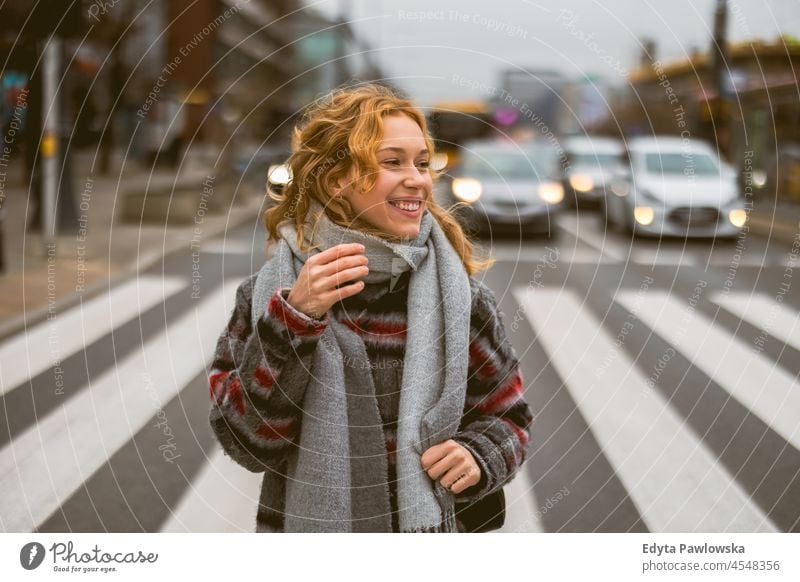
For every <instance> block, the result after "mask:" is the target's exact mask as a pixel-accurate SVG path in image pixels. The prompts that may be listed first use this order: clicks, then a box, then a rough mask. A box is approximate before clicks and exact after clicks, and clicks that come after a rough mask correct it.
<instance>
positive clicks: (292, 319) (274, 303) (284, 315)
mask: <svg viewBox="0 0 800 582" xmlns="http://www.w3.org/2000/svg"><path fill="white" fill-rule="evenodd" d="M268 310H269V314H270V315H271V316H272V317H274V318H275V319H277V320H278V321H280V322H281V323H283V324H284V325H285V326H286V327H287V328H289V330H290V331H291V332H292V333H294V334H295V335H297V336H306V335H315V334H319V333H321V332H322V331H324V330H325V325H324V324H319V325H317V324H312V323H308V322H307V321H304V320H303V319H302V318H301V317H300V316H299V315H297V314H295V313H294V312H293V311H292V310H291V309H287V308H286V306H285V305H284V303H283V298H282V297H281V296H280V290H278V291H276V292H275V293H273V294H272V297H271V298H270V300H269V306H268Z"/></svg>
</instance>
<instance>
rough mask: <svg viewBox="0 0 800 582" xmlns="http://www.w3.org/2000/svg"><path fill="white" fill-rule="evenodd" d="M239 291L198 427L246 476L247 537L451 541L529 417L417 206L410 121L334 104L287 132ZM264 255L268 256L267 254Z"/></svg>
mask: <svg viewBox="0 0 800 582" xmlns="http://www.w3.org/2000/svg"><path fill="white" fill-rule="evenodd" d="M292 150H293V153H292V155H291V157H290V159H289V165H290V167H291V171H292V180H291V182H290V183H289V184H288V185H287V187H286V189H285V191H284V192H282V193H281V194H280V195H273V197H274V198H275V199H276V204H275V205H274V206H273V207H272V208H271V209H270V210H268V211H267V212H266V214H265V219H264V221H265V225H266V228H267V231H268V247H269V249H270V250H271V251H272V253H271V258H269V259H268V260H267V262H266V264H265V265H264V266H263V267H262V268H261V270H260V271H259V273H256V274H255V275H253V276H251V277H250V278H249V279H247V280H246V281H245V282H244V283H242V285H241V286H240V287H239V289H238V291H237V294H236V305H235V309H234V312H233V314H232V316H231V319H230V322H229V323H228V325H227V327H226V329H225V330H224V331H223V332H222V335H221V337H220V338H219V341H218V344H217V348H216V353H215V357H214V362H213V369H212V370H211V374H210V393H211V399H212V406H211V413H210V422H211V426H212V428H213V430H214V433H215V434H216V437H217V439H218V440H219V442H220V443H221V445H222V446H223V448H224V450H225V451H226V452H227V454H229V455H230V456H231V457H232V458H233V459H234V460H235V461H236V462H238V463H239V464H241V465H242V466H244V467H246V468H247V469H249V470H251V471H254V472H259V473H261V472H263V473H264V477H263V483H262V489H261V499H260V503H259V508H258V512H257V519H256V531H265V532H266V531H286V532H320V531H334V532H367V531H368V532H383V531H385V532H418V531H419V532H423V531H424V532H455V531H465V530H467V529H468V528H467V527H466V526H465V525H464V524H463V523H462V520H461V519H460V518H459V513H463V514H464V515H465V514H466V511H467V510H465V511H464V512H460V511H459V508H463V507H466V508H467V509H468V508H469V507H470V503H476V502H478V501H479V500H482V499H486V498H488V496H490V495H497V494H498V491H500V490H501V488H502V486H503V485H504V484H505V483H507V482H508V481H509V480H510V479H511V478H512V477H513V476H514V474H515V473H516V471H517V469H518V468H519V467H520V466H521V464H522V463H523V460H524V459H525V457H526V453H525V447H526V444H527V443H528V439H529V436H530V433H529V430H530V424H531V421H532V414H531V410H530V408H529V407H528V405H527V404H526V402H525V400H524V398H523V379H522V375H521V373H520V369H519V362H518V360H517V358H516V354H515V352H514V350H513V348H512V346H511V345H510V344H509V343H508V341H507V339H506V335H505V331H504V329H503V323H502V321H501V318H500V316H499V312H498V308H497V303H496V300H495V297H494V295H493V294H492V292H491V291H490V290H489V289H488V288H487V287H486V286H485V285H484V284H483V283H481V282H480V281H478V280H476V279H475V278H474V277H473V275H474V274H476V273H477V272H478V271H479V270H481V269H483V268H486V267H487V266H488V264H489V263H487V262H484V263H481V262H478V261H477V260H476V259H475V258H473V256H472V245H471V244H470V242H469V241H468V239H467V238H466V237H465V235H464V233H463V232H462V230H461V228H460V227H459V225H458V223H457V222H456V221H455V220H454V219H453V218H452V217H451V216H450V215H449V214H448V213H447V211H445V210H444V209H442V208H441V207H439V206H437V204H436V202H435V200H434V199H433V195H432V185H433V181H434V178H435V176H434V175H433V172H432V170H431V169H430V167H429V166H430V159H431V156H432V155H433V142H432V140H431V137H430V135H429V133H428V130H427V127H426V124H425V118H424V116H423V114H422V113H421V112H420V111H419V110H418V109H417V108H415V107H414V105H413V104H412V103H411V102H410V101H409V100H407V99H405V98H403V97H401V96H400V95H398V94H397V93H396V92H394V91H392V90H391V89H389V88H387V87H384V86H381V85H376V84H367V85H359V86H355V87H345V88H338V89H336V90H334V91H332V92H331V93H330V94H329V95H327V96H326V97H325V98H324V99H322V100H320V101H319V102H316V103H314V104H312V105H311V106H310V107H309V108H308V109H307V110H306V112H305V115H304V117H303V120H302V121H301V123H300V124H299V126H298V127H297V128H295V133H294V139H293V147H292ZM268 254H270V253H268Z"/></svg>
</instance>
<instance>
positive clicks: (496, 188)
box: [440, 140, 564, 236]
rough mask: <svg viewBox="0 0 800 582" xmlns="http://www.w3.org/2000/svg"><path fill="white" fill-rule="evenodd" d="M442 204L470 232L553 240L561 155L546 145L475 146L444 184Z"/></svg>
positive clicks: (559, 205)
mask: <svg viewBox="0 0 800 582" xmlns="http://www.w3.org/2000/svg"><path fill="white" fill-rule="evenodd" d="M441 184H442V186H443V188H442V189H440V198H441V200H440V203H441V204H442V205H444V206H445V207H449V206H452V205H453V204H457V206H456V207H455V208H454V209H453V212H454V215H455V216H456V218H457V219H458V220H459V221H460V222H461V224H462V225H463V226H464V227H465V228H466V229H467V230H469V231H473V232H477V233H485V232H491V233H497V232H504V231H506V232H514V233H523V234H545V235H548V236H549V235H551V234H553V232H554V231H555V228H554V226H555V223H554V218H555V214H556V213H557V212H558V211H559V210H560V209H561V208H562V206H563V200H564V188H563V186H562V184H561V181H560V178H559V157H558V150H556V149H555V148H554V147H552V146H550V145H546V144H534V143H525V144H520V143H514V142H496V141H486V140H481V141H473V142H469V143H467V144H465V146H464V148H463V150H462V154H461V156H460V163H459V164H458V166H457V167H455V168H454V169H453V170H452V171H451V172H450V173H449V175H447V176H446V177H445V178H444V179H443V180H442V182H441Z"/></svg>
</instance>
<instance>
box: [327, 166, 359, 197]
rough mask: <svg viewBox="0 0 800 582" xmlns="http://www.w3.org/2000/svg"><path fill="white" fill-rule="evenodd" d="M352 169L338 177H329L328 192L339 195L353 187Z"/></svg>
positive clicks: (335, 195) (334, 195)
mask: <svg viewBox="0 0 800 582" xmlns="http://www.w3.org/2000/svg"><path fill="white" fill-rule="evenodd" d="M352 173H353V171H352V169H351V170H350V171H348V172H347V174H345V175H339V176H338V177H337V178H335V179H334V178H331V177H329V178H328V192H329V193H330V195H331V196H333V197H337V196H341V195H342V194H346V193H347V192H349V191H350V189H351V188H352V183H351V182H352Z"/></svg>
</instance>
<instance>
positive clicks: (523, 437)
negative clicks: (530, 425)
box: [500, 416, 528, 447]
mask: <svg viewBox="0 0 800 582" xmlns="http://www.w3.org/2000/svg"><path fill="white" fill-rule="evenodd" d="M500 420H502V421H503V422H505V423H506V424H507V425H508V427H509V428H510V429H511V430H512V431H514V434H515V435H516V436H517V440H518V441H519V442H520V444H521V445H522V446H523V447H524V446H525V445H527V444H528V433H527V432H525V431H524V430H522V429H521V428H520V427H519V426H517V423H515V422H512V421H511V420H509V419H507V418H504V417H502V416H501V417H500Z"/></svg>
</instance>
